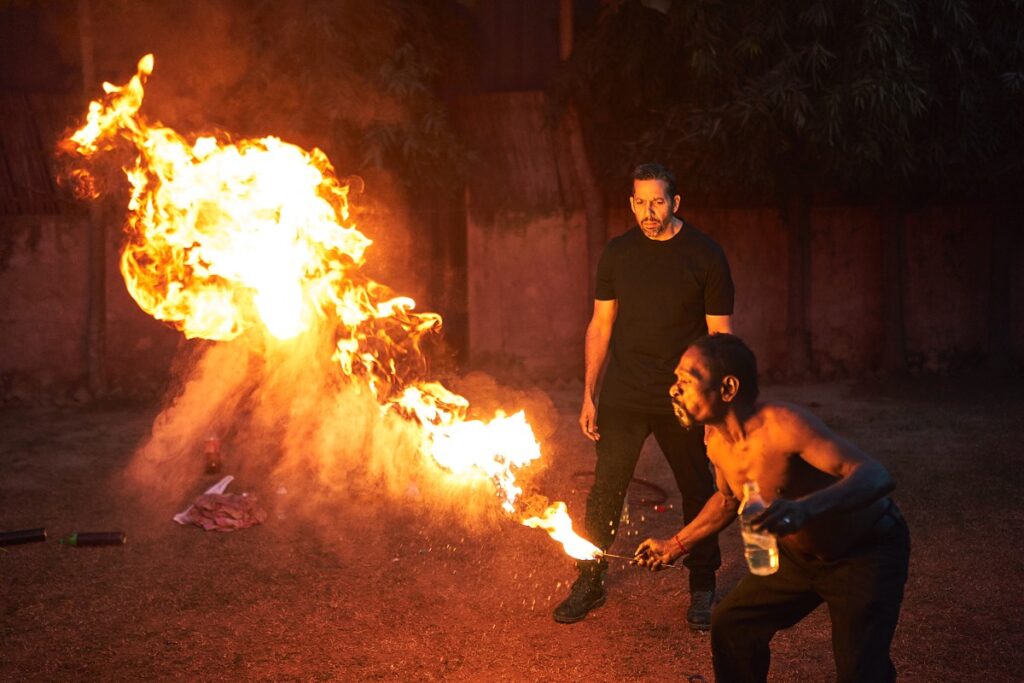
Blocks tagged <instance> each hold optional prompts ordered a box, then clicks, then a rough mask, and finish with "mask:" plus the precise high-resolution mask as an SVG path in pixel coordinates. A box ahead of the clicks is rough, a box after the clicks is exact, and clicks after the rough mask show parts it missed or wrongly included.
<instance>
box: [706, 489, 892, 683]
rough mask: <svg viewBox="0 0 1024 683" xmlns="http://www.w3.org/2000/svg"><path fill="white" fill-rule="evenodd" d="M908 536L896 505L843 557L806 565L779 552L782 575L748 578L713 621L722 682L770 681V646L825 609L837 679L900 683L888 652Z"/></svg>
mask: <svg viewBox="0 0 1024 683" xmlns="http://www.w3.org/2000/svg"><path fill="white" fill-rule="evenodd" d="M909 559H910V533H909V531H908V530H907V525H906V523H905V522H904V521H903V518H902V517H901V516H900V514H899V511H898V510H897V509H896V506H895V504H893V505H892V506H891V507H890V511H889V512H887V513H886V514H884V515H883V516H882V517H881V518H880V519H879V521H878V522H877V523H876V524H875V527H874V528H873V529H872V530H871V531H870V532H869V533H868V534H867V536H866V537H865V539H863V541H862V542H860V543H859V544H858V545H857V547H855V548H854V549H853V550H851V551H850V553H848V554H847V556H846V557H843V558H841V559H838V560H832V561H823V560H817V559H808V558H807V557H805V556H798V555H797V554H796V553H792V552H787V551H786V550H785V549H784V548H783V547H782V546H781V545H780V547H779V570H778V571H777V572H776V573H774V574H771V575H769V576H754V575H752V574H749V575H747V576H745V577H744V578H743V579H742V580H741V581H740V582H739V584H737V586H736V587H735V588H734V589H733V590H732V591H730V593H729V594H728V595H727V596H726V597H725V599H724V600H722V602H721V603H719V604H718V606H717V607H716V608H715V610H714V612H713V613H712V615H711V657H712V661H713V662H714V667H715V680H716V681H718V683H738V682H741V681H742V682H744V683H745V682H747V681H766V680H767V678H768V665H769V660H770V653H769V649H768V643H769V642H770V641H771V639H772V636H774V635H775V633H776V631H778V630H780V629H784V628H789V627H790V626H793V625H794V624H796V623H797V622H798V621H800V620H801V619H803V618H804V617H805V616H807V615H808V614H810V613H811V611H813V610H814V608H816V607H817V606H818V605H820V604H821V603H822V602H824V603H826V604H827V605H828V612H829V617H830V618H831V620H832V651H833V654H834V656H835V660H836V680H838V681H840V682H842V683H847V682H851V681H863V682H864V683H868V682H870V683H882V682H884V681H894V680H896V669H895V668H894V667H893V665H892V660H891V659H890V658H889V645H890V643H891V642H892V637H893V633H895V631H896V622H897V620H898V618H899V613H900V603H901V602H902V601H903V585H904V584H905V583H906V581H907V565H908V562H909Z"/></svg>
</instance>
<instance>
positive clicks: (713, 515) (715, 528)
mask: <svg viewBox="0 0 1024 683" xmlns="http://www.w3.org/2000/svg"><path fill="white" fill-rule="evenodd" d="M715 476H716V478H717V480H718V490H717V491H715V492H714V494H712V496H711V497H710V498H708V502H707V503H705V504H704V507H703V508H701V511H700V512H699V513H697V516H696V517H694V518H693V520H692V521H691V522H690V523H689V524H687V525H686V526H684V527H683V528H682V529H680V530H679V531H677V532H676V533H675V534H674V535H672V536H670V537H669V538H665V539H661V540H659V539H655V538H648V539H647V540H645V541H644V542H643V543H641V544H640V545H639V546H637V549H636V552H635V553H634V556H635V557H636V563H637V564H639V565H643V566H645V567H650V568H651V569H659V568H661V567H663V566H664V565H669V564H672V563H673V562H675V561H676V560H677V559H678V558H679V557H680V556H681V555H683V554H684V552H686V551H684V550H683V549H684V548H686V549H687V551H688V550H689V549H690V548H692V547H693V545H694V544H695V543H697V542H698V541H700V540H702V539H704V538H707V537H708V536H711V535H713V534H717V533H718V532H720V531H721V530H722V529H724V528H726V527H727V526H729V525H730V524H732V522H733V520H734V519H736V510H737V509H739V506H740V503H739V500H737V499H736V497H735V496H731V495H726V494H725V493H723V491H725V492H728V491H729V485H728V484H727V483H726V482H725V479H724V477H722V476H721V474H719V473H718V471H717V469H716V474H715Z"/></svg>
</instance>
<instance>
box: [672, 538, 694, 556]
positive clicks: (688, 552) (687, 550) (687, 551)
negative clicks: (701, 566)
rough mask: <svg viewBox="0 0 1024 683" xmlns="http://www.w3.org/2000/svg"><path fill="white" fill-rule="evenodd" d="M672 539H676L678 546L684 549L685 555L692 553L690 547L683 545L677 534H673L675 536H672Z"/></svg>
mask: <svg viewBox="0 0 1024 683" xmlns="http://www.w3.org/2000/svg"><path fill="white" fill-rule="evenodd" d="M672 540H673V541H675V542H676V545H677V546H679V549H680V550H682V551H683V555H689V554H690V549H689V548H687V547H686V546H685V545H683V544H682V543H681V542H680V541H679V539H678V538H676V537H675V536H673V537H672Z"/></svg>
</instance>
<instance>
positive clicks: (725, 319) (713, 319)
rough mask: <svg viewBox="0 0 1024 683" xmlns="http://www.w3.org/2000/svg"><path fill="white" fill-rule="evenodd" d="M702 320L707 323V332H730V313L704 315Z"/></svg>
mask: <svg viewBox="0 0 1024 683" xmlns="http://www.w3.org/2000/svg"><path fill="white" fill-rule="evenodd" d="M704 320H706V321H707V324H708V334H732V316H731V315H705V316H704Z"/></svg>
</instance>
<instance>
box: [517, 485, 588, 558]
mask: <svg viewBox="0 0 1024 683" xmlns="http://www.w3.org/2000/svg"><path fill="white" fill-rule="evenodd" d="M523 524H525V525H526V526H528V527H532V528H534V529H543V530H544V531H546V532H548V533H549V534H551V538H553V539H555V540H556V541H558V542H559V543H561V544H562V547H563V548H565V552H566V554H567V555H569V556H570V557H575V558H576V559H577V560H596V559H597V558H599V557H601V555H603V554H604V553H603V552H602V551H601V549H600V548H598V547H597V546H596V545H594V544H593V543H591V542H590V541H588V540H587V539H585V538H583V537H582V536H580V535H578V534H577V533H576V532H575V531H573V530H572V520H571V519H570V518H569V513H568V512H567V511H566V509H565V503H563V502H562V501H560V500H558V501H555V503H554V504H553V505H551V506H550V507H549V508H548V509H547V510H545V511H544V514H542V515H541V516H540V517H530V518H528V519H524V520H523Z"/></svg>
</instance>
